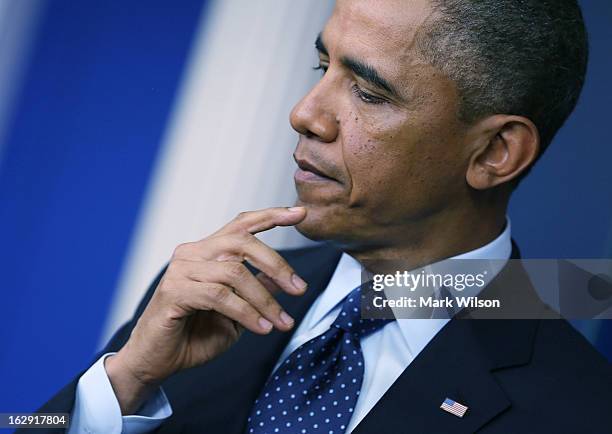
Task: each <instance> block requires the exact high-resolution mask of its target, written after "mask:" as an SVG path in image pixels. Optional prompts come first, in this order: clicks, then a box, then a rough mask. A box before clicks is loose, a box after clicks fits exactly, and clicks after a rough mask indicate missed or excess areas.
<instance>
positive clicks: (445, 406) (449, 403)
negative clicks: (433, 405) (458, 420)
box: [440, 398, 468, 417]
mask: <svg viewBox="0 0 612 434" xmlns="http://www.w3.org/2000/svg"><path fill="white" fill-rule="evenodd" d="M440 408H441V409H442V410H444V411H447V412H449V413H451V414H454V415H455V416H457V417H463V415H464V414H465V412H466V411H467V409H468V407H467V405H463V404H459V403H458V402H455V401H453V400H452V399H450V398H446V399H445V400H444V401H443V402H442V405H440Z"/></svg>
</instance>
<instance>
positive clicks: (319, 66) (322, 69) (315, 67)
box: [312, 63, 329, 76]
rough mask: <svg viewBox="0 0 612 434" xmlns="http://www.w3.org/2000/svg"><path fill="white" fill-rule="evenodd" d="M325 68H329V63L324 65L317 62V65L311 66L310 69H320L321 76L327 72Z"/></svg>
mask: <svg viewBox="0 0 612 434" xmlns="http://www.w3.org/2000/svg"><path fill="white" fill-rule="evenodd" d="M327 68H329V65H326V64H324V63H319V64H318V65H317V66H313V67H312V69H314V70H315V71H321V76H324V75H325V73H326V72H327Z"/></svg>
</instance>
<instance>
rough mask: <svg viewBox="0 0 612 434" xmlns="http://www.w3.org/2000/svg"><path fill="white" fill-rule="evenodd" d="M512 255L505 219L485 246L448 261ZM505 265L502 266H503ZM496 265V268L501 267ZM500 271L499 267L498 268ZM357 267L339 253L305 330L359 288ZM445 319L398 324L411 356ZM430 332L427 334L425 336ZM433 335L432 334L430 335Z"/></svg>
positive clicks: (356, 264) (351, 259) (359, 280)
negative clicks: (495, 234)
mask: <svg viewBox="0 0 612 434" xmlns="http://www.w3.org/2000/svg"><path fill="white" fill-rule="evenodd" d="M511 253H512V241H511V232H510V219H509V218H506V227H505V228H504V230H503V232H502V233H501V234H500V235H499V236H498V237H497V238H495V239H494V240H493V241H491V242H490V243H488V244H485V245H484V246H482V247H479V248H477V249H475V250H471V251H469V252H465V253H462V254H460V255H457V256H454V257H452V258H450V259H496V260H502V261H506V260H508V259H509V258H510V255H511ZM504 263H505V262H504ZM504 263H500V264H502V265H503V264H504ZM499 270H501V267H499ZM499 270H497V271H495V272H493V273H489V280H491V279H493V277H495V275H496V274H497V272H499ZM361 271H362V270H361V264H359V262H357V260H355V259H354V258H353V257H352V256H350V255H348V254H346V253H343V254H342V256H341V257H340V261H339V262H338V265H337V266H336V270H335V271H334V274H333V275H332V277H331V279H330V281H329V283H328V285H327V288H325V291H323V293H322V294H321V295H320V296H319V297H318V298H317V300H316V301H315V303H314V304H313V306H312V315H309V317H310V318H309V325H308V328H312V327H313V326H314V325H316V324H318V323H319V322H320V321H321V320H322V319H323V318H324V317H325V315H327V314H328V313H329V312H330V311H331V310H332V309H334V307H336V306H337V305H338V304H339V303H340V302H341V301H342V300H343V299H344V298H345V297H346V296H347V295H348V294H349V293H350V292H351V291H352V290H353V289H355V288H357V287H358V286H359V285H361ZM447 322H448V319H424V320H423V319H407V320H398V324H399V326H400V328H401V330H402V334H403V335H404V337H405V338H406V341H407V343H408V345H409V347H410V349H411V351H412V352H413V354H416V353H418V352H419V351H420V350H421V349H423V347H424V346H425V345H427V343H428V342H429V341H430V340H431V338H432V337H433V335H435V334H436V333H437V332H438V331H439V330H440V329H441V328H442V327H443V326H444V325H445V324H446V323H447ZM415 328H420V329H424V332H419V333H414V332H415ZM425 330H430V331H431V333H427V332H425ZM432 333H433V334H432Z"/></svg>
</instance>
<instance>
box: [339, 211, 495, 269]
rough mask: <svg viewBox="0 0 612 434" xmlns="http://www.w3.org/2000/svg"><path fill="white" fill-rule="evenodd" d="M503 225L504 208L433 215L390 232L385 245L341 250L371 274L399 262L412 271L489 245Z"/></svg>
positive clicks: (370, 245)
mask: <svg viewBox="0 0 612 434" xmlns="http://www.w3.org/2000/svg"><path fill="white" fill-rule="evenodd" d="M505 223H506V218H505V207H504V209H503V210H501V212H499V211H498V212H490V213H485V214H483V213H482V212H481V213H478V215H473V214H472V213H464V214H462V213H460V214H459V215H455V216H453V218H448V216H445V218H442V216H438V217H437V218H436V216H434V217H432V218H430V219H428V220H427V221H424V222H418V223H414V222H412V223H411V224H409V225H405V226H404V227H402V228H399V230H395V231H393V232H394V236H393V237H392V240H389V241H387V242H380V243H372V244H369V245H367V246H346V247H344V248H343V250H344V251H345V252H346V253H348V254H349V255H351V256H352V257H353V258H355V259H356V260H357V261H359V262H360V263H361V264H362V265H363V266H364V267H366V268H367V269H369V270H370V271H373V272H379V271H382V270H383V269H385V268H386V264H385V262H388V261H401V262H402V264H404V266H407V267H409V269H415V268H419V267H422V266H425V265H428V264H432V263H435V262H438V261H441V260H443V259H446V258H450V257H453V256H457V255H459V254H461V253H465V252H469V251H471V250H475V249H477V248H479V247H482V246H484V245H486V244H488V243H490V242H491V241H493V240H494V239H495V238H497V237H498V236H499V235H500V234H501V233H502V231H503V229H504V226H505Z"/></svg>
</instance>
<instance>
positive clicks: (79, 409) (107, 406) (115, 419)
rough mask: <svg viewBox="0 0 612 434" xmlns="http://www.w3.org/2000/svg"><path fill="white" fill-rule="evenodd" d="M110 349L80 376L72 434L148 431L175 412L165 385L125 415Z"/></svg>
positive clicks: (73, 411)
mask: <svg viewBox="0 0 612 434" xmlns="http://www.w3.org/2000/svg"><path fill="white" fill-rule="evenodd" d="M113 354H115V353H107V354H104V355H103V356H102V357H100V358H99V359H98V361H96V363H94V364H93V365H92V366H91V368H89V369H88V370H87V371H86V372H85V373H84V374H83V375H82V376H81V378H80V379H79V382H78V384H77V390H76V399H75V404H74V408H73V409H72V417H71V418H70V419H71V422H70V428H69V430H68V434H76V433H83V432H84V433H89V434H94V433H95V434H98V433H100V434H102V433H104V434H107V433H108V434H144V433H147V432H150V431H153V430H154V429H155V428H157V427H158V426H159V425H161V424H162V422H163V421H164V420H165V419H167V418H168V417H170V416H171V415H172V408H171V407H170V403H169V401H168V398H167V397H166V394H165V393H164V391H163V390H162V389H161V387H160V388H159V389H158V391H157V392H156V393H155V395H154V396H153V397H152V398H150V399H148V400H147V401H146V402H145V403H144V404H143V406H142V407H141V408H140V409H139V411H138V413H137V414H135V415H129V416H122V415H121V409H120V408H119V402H118V401H117V398H116V396H115V392H114V391H113V387H112V386H111V383H110V380H109V379H108V375H107V374H106V370H105V369H104V360H105V359H106V358H107V357H108V356H111V355H113Z"/></svg>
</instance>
